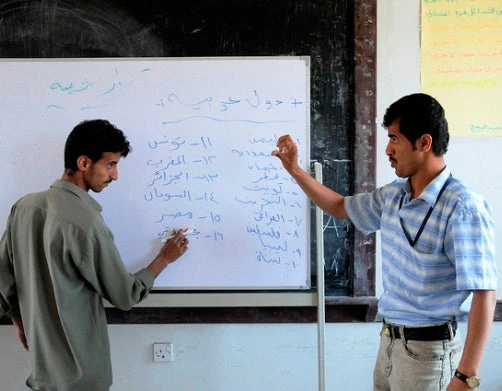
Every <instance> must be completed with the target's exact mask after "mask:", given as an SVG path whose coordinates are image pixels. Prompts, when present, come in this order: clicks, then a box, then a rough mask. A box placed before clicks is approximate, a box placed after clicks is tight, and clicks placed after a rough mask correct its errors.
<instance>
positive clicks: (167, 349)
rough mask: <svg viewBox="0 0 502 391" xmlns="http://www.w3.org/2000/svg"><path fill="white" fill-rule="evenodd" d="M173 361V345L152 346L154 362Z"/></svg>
mask: <svg viewBox="0 0 502 391" xmlns="http://www.w3.org/2000/svg"><path fill="white" fill-rule="evenodd" d="M173 360H174V345H173V343H172V342H155V343H154V344H153V361H154V362H172V361H173Z"/></svg>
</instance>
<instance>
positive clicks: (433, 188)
mask: <svg viewBox="0 0 502 391" xmlns="http://www.w3.org/2000/svg"><path fill="white" fill-rule="evenodd" d="M450 175H451V171H450V169H449V168H448V166H446V167H445V168H444V169H443V171H441V172H440V173H439V175H438V176H436V177H435V178H434V179H433V180H432V181H431V182H430V183H429V184H428V185H427V186H426V187H425V189H424V190H423V191H422V194H420V195H419V196H418V197H417V198H416V199H417V200H423V201H425V202H427V203H428V204H429V205H430V206H434V204H435V203H436V200H437V198H438V195H439V192H440V191H441V188H442V187H443V186H444V184H445V183H446V181H447V180H448V178H449V177H450ZM403 191H404V192H405V193H406V195H407V199H408V200H409V199H410V198H409V197H410V192H411V184H410V179H409V178H408V179H407V180H406V181H405V182H404V184H403Z"/></svg>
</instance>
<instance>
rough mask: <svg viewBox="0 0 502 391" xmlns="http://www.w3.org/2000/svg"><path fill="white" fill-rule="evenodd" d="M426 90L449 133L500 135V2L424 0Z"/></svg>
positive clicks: (501, 90) (424, 79) (501, 52)
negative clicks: (442, 110)
mask: <svg viewBox="0 0 502 391" xmlns="http://www.w3.org/2000/svg"><path fill="white" fill-rule="evenodd" d="M421 38H422V40H421V56H422V64H421V85H422V91H423V92H425V93H428V94H430V95H432V96H434V97H435V98H437V99H438V100H439V102H440V103H441V104H442V105H443V107H444V108H445V110H446V116H447V119H448V122H449V125H450V126H449V127H450V134H451V135H456V136H502V110H501V109H500V99H501V98H500V96H501V92H502V1H500V0H422V37H421Z"/></svg>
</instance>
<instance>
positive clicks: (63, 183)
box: [51, 179, 103, 213]
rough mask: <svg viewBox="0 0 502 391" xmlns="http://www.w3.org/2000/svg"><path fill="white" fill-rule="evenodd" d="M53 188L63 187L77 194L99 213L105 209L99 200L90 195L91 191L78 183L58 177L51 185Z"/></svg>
mask: <svg viewBox="0 0 502 391" xmlns="http://www.w3.org/2000/svg"><path fill="white" fill-rule="evenodd" d="M51 188H56V189H63V190H65V191H68V192H70V193H73V194H75V195H76V196H77V197H78V198H80V199H81V200H82V201H84V202H85V203H86V204H87V205H89V206H90V207H91V208H93V209H94V210H95V211H97V212H98V213H101V211H102V210H103V207H102V206H101V204H100V203H99V202H98V201H96V200H95V199H94V198H92V197H91V196H90V195H89V193H88V192H86V191H85V190H84V189H82V188H80V187H78V186H77V185H74V184H73V183H70V182H67V181H63V180H62V179H57V180H55V181H54V183H53V184H52V185H51Z"/></svg>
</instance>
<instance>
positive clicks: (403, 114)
mask: <svg viewBox="0 0 502 391" xmlns="http://www.w3.org/2000/svg"><path fill="white" fill-rule="evenodd" d="M395 121H398V122H399V131H400V132H401V133H402V134H403V135H404V136H405V137H406V138H407V139H408V140H409V141H410V142H411V143H412V144H414V143H415V141H417V140H418V139H419V138H420V137H421V136H422V135H424V134H430V135H431V137H432V150H433V152H434V154H435V155H436V156H442V155H444V154H445V153H446V151H447V150H448V143H449V141H450V134H449V133H448V121H447V120H446V117H445V111H444V109H443V107H442V106H441V104H440V103H439V102H438V101H437V100H436V99H434V98H433V97H432V96H430V95H427V94H423V93H417V94H411V95H407V96H404V97H402V98H401V99H399V100H397V101H395V102H394V103H392V104H391V105H390V106H389V108H388V109H387V111H386V112H385V115H384V117H383V124H382V125H383V127H385V128H388V127H389V126H390V125H391V124H392V123H393V122H395Z"/></svg>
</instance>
